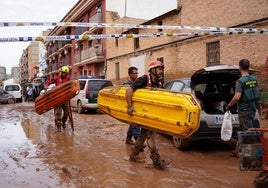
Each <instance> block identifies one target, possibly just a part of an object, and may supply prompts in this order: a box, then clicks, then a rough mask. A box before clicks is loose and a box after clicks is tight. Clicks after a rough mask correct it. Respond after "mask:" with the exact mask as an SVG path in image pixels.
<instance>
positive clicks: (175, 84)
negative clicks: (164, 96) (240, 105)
mask: <svg viewBox="0 0 268 188" xmlns="http://www.w3.org/2000/svg"><path fill="white" fill-rule="evenodd" d="M251 72H252V73H253V72H254V71H253V70H251ZM239 78H240V72H239V68H238V67H237V66H233V65H215V66H209V67H206V68H203V69H200V70H198V71H196V72H195V73H194V74H193V75H192V77H191V78H182V79H174V80H170V81H169V82H167V83H165V85H164V88H166V89H169V90H173V91H185V92H191V93H192V94H193V96H195V97H196V99H197V101H199V104H200V106H201V109H202V111H201V115H200V125H199V129H198V130H197V131H196V132H195V133H194V134H193V135H192V136H191V137H190V138H187V139H183V138H180V137H178V136H173V141H174V144H175V146H176V147H177V148H179V149H181V150H184V149H187V148H188V147H189V143H190V141H191V140H192V139H195V138H198V139H221V125H222V122H223V116H224V113H225V111H226V109H225V108H226V106H227V104H228V103H229V102H230V101H231V99H232V98H233V96H234V92H235V82H236V80H237V79H239ZM231 112H232V120H233V121H232V122H233V137H234V138H235V137H237V131H238V129H239V120H238V114H237V107H236V105H235V106H234V107H233V108H232V109H231ZM254 127H259V115H258V113H256V117H255V122H254Z"/></svg>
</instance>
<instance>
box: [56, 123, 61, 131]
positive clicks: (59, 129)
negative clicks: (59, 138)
mask: <svg viewBox="0 0 268 188" xmlns="http://www.w3.org/2000/svg"><path fill="white" fill-rule="evenodd" d="M56 127H57V132H61V124H57V125H56Z"/></svg>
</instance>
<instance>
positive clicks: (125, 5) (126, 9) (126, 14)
mask: <svg viewBox="0 0 268 188" xmlns="http://www.w3.org/2000/svg"><path fill="white" fill-rule="evenodd" d="M126 16H127V0H125V17H126Z"/></svg>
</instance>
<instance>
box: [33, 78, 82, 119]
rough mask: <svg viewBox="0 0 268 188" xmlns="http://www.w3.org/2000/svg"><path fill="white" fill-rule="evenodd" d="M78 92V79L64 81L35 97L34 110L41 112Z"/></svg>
mask: <svg viewBox="0 0 268 188" xmlns="http://www.w3.org/2000/svg"><path fill="white" fill-rule="evenodd" d="M78 92H79V82H78V80H70V81H68V82H65V83H63V84H61V85H59V86H57V87H55V88H53V89H52V90H50V91H47V92H46V94H44V95H40V96H38V97H37V98H36V99H35V102H34V103H35V112H37V113H38V114H43V113H45V112H47V111H49V110H51V109H52V108H54V107H55V106H58V105H60V104H62V103H63V102H65V101H68V100H70V99H71V98H73V97H74V96H75V95H77V94H78Z"/></svg>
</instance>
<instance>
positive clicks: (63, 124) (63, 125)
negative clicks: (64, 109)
mask: <svg viewBox="0 0 268 188" xmlns="http://www.w3.org/2000/svg"><path fill="white" fill-rule="evenodd" d="M65 122H66V121H62V124H61V125H62V128H63V129H65V127H66V125H65Z"/></svg>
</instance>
